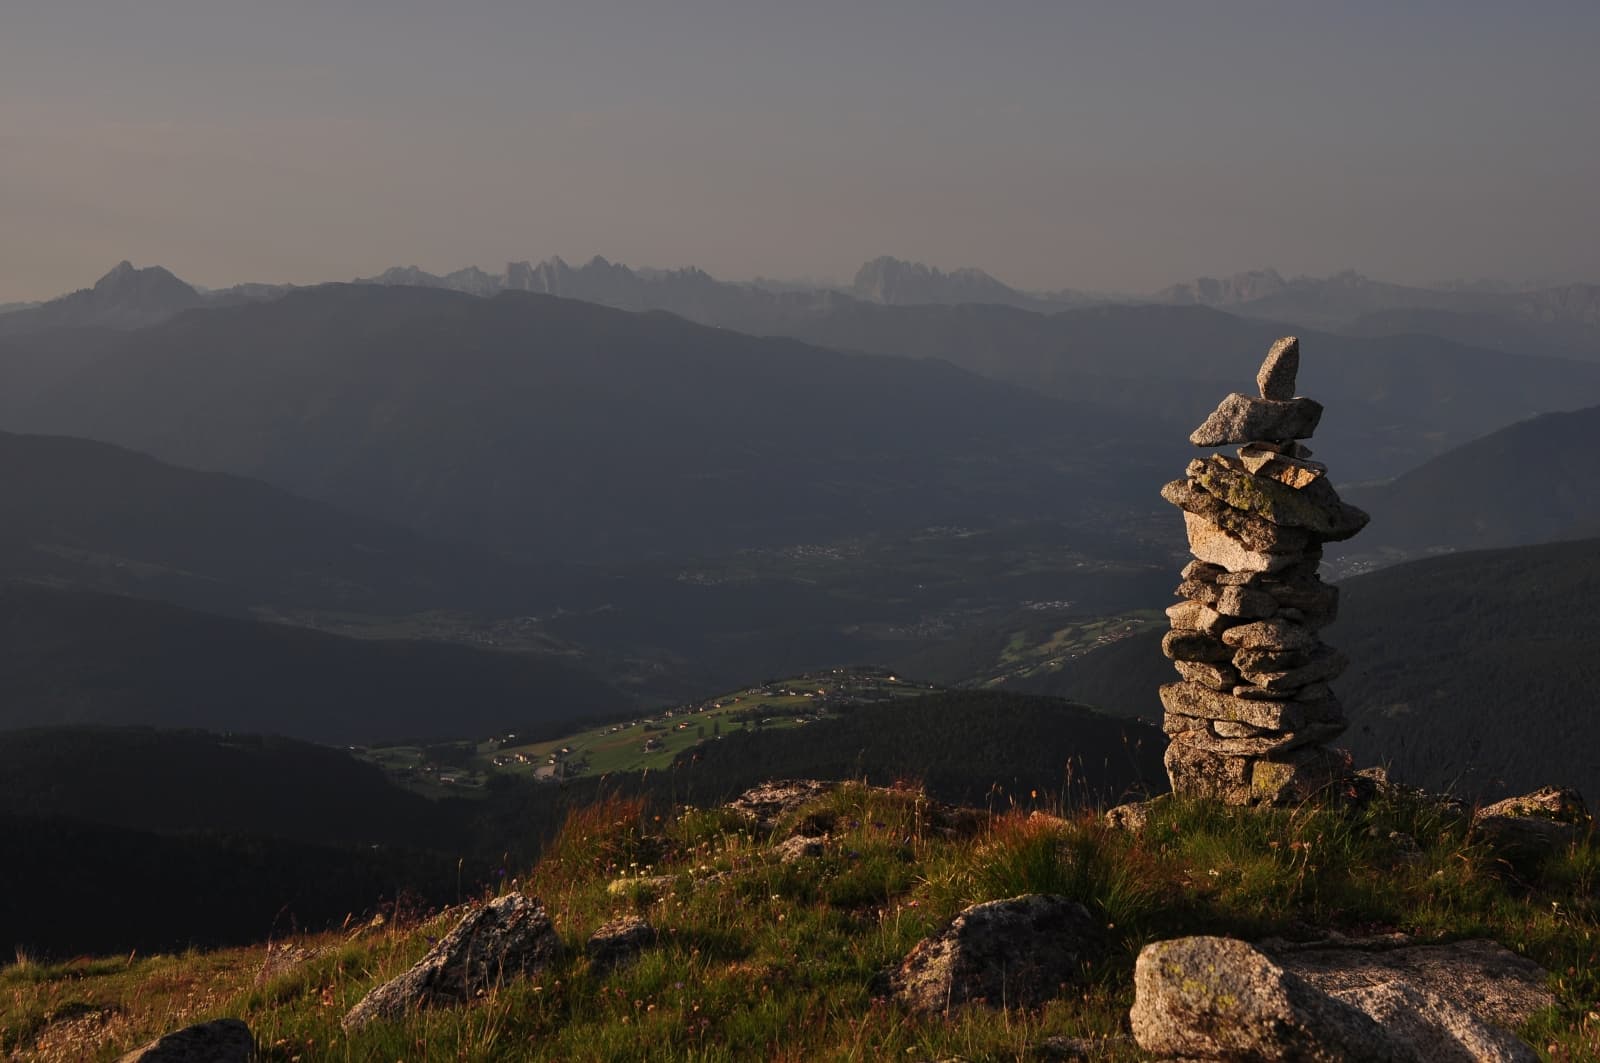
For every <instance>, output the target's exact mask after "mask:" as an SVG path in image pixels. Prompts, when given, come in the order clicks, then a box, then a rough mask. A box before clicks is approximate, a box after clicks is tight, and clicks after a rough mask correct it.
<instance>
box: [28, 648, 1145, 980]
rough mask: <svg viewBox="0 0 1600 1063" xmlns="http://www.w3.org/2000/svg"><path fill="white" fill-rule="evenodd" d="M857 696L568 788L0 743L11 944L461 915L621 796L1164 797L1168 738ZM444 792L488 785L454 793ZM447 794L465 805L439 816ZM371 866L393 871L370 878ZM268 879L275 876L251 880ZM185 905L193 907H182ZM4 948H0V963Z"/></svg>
mask: <svg viewBox="0 0 1600 1063" xmlns="http://www.w3.org/2000/svg"><path fill="white" fill-rule="evenodd" d="M798 678H799V677H795V679H798ZM795 679H791V680H786V681H783V682H782V683H780V684H776V685H778V686H793V685H794V683H795ZM848 686H849V687H851V688H852V689H853V690H854V691H855V694H854V695H852V696H860V697H861V698H863V699H864V700H855V701H852V700H850V697H843V698H835V699H833V700H832V702H831V703H830V705H829V707H828V708H827V710H826V715H825V717H824V718H822V719H815V720H814V721H813V722H810V723H807V724H805V725H804V726H794V725H793V723H792V722H789V721H783V722H780V721H779V720H778V719H775V718H773V717H772V716H771V715H769V713H771V712H772V711H774V710H773V709H771V708H770V707H769V708H767V709H761V710H760V713H759V715H747V713H748V711H749V710H752V709H755V708H756V707H757V706H758V705H761V704H766V705H768V706H771V705H772V704H773V703H774V702H775V701H781V700H786V699H783V698H781V697H780V698H768V697H764V696H763V697H762V698H760V699H759V700H755V699H753V700H751V701H750V702H748V703H747V702H744V701H735V698H737V697H739V694H738V693H737V692H735V693H730V694H729V695H725V696H724V697H722V698H719V699H716V700H720V701H723V702H725V711H720V712H719V710H715V709H712V710H709V713H710V715H709V716H705V717H704V718H706V719H710V720H711V724H710V726H708V727H707V734H706V735H705V736H704V737H700V736H698V735H697V734H695V733H694V732H693V731H692V730H686V731H684V732H676V731H674V732H671V734H672V737H673V740H674V741H673V742H672V743H671V744H669V745H667V746H666V748H664V749H662V750H661V751H659V752H653V753H650V754H644V753H643V752H642V750H640V749H639V745H638V743H636V742H634V741H628V742H626V743H625V745H624V746H621V747H617V748H615V749H609V750H604V752H606V753H608V754H609V755H611V756H613V758H614V763H612V764H611V766H610V767H611V770H608V771H605V772H601V771H595V770H578V769H577V768H576V767H574V770H572V771H571V773H570V774H569V775H568V777H567V778H565V779H564V780H562V781H561V782H560V783H559V784H558V783H556V782H551V781H546V782H536V781H534V780H533V777H532V769H533V767H534V766H531V765H529V766H525V765H520V764H516V763H511V764H504V765H497V764H495V763H494V760H493V758H494V756H495V755H497V754H495V753H491V752H488V751H487V750H485V751H483V752H481V753H480V751H479V749H478V748H477V747H476V746H474V745H473V744H471V743H467V744H465V745H464V746H461V745H457V744H454V743H441V744H438V745H434V746H429V747H410V748H408V749H406V750H403V751H397V750H393V749H378V750H369V751H363V752H362V754H361V756H362V758H363V759H365V760H368V761H375V762H376V763H377V764H380V765H382V766H383V767H384V768H385V769H387V770H388V771H389V773H390V776H389V777H388V778H385V776H384V774H382V773H381V772H380V771H379V769H378V768H377V767H375V766H374V765H373V763H363V762H362V760H361V759H357V757H356V756H353V755H352V754H351V753H350V752H348V751H345V750H339V749H328V748H323V747H317V746H310V745H307V744H305V743H300V742H292V741H287V740H282V739H273V738H261V737H256V736H249V735H215V734H207V733H204V732H197V731H179V732H174V731H165V730H156V729H151V728H83V727H77V728H66V727H58V728H41V729H34V730H27V731H18V732H12V733H10V734H4V733H0V779H3V781H0V855H3V854H11V855H12V856H14V858H15V859H14V861H13V862H11V863H10V864H9V865H8V866H9V868H10V869H11V873H12V874H13V875H14V876H15V881H16V882H17V886H18V889H22V888H23V887H24V886H25V887H26V890H25V893H19V894H16V896H19V897H21V896H25V897H26V898H27V903H26V904H25V905H22V904H21V903H20V902H19V906H18V907H15V908H13V909H12V912H13V916H12V918H13V919H14V920H15V921H14V922H11V923H6V924H4V927H11V928H12V931H11V932H13V933H15V934H19V935H21V936H19V937H17V938H16V940H18V941H21V942H25V943H26V944H27V945H28V947H29V948H31V949H33V950H34V951H35V952H36V953H38V954H41V955H46V956H62V955H68V954H71V953H72V952H75V951H82V950H83V949H85V948H88V947H91V946H92V945H93V944H94V943H96V942H98V943H99V947H102V948H120V949H131V948H138V949H146V948H152V947H159V948H170V947H172V946H173V945H174V944H181V943H184V942H208V943H230V942H231V943H238V942H241V941H249V940H253V939H255V938H256V937H258V936H260V935H265V934H267V933H269V932H272V931H274V929H275V928H277V927H279V926H280V924H282V925H290V924H292V925H296V926H301V927H311V928H319V927H325V926H326V925H328V923H329V922H330V921H332V922H334V923H337V922H339V921H341V920H342V919H343V918H344V917H345V916H346V915H347V914H350V913H352V912H355V913H356V914H357V915H361V914H362V913H367V912H370V911H371V910H373V909H374V908H375V907H377V906H379V905H386V904H392V903H393V902H394V901H395V899H396V898H397V897H404V896H407V895H411V894H415V895H416V896H418V897H420V898H423V899H424V900H426V901H428V902H430V903H437V902H442V901H447V900H451V899H453V898H454V896H455V893H454V892H453V891H456V890H459V889H461V888H466V889H471V888H473V887H474V884H475V883H478V882H481V881H482V880H483V879H484V877H485V875H487V874H489V873H491V872H492V871H493V869H495V868H498V867H504V866H507V861H508V860H509V861H511V862H513V863H518V862H520V863H527V862H531V861H532V860H534V859H537V857H538V856H539V854H540V852H541V851H542V850H543V848H544V846H545V845H546V843H547V842H548V841H549V840H550V838H551V837H552V836H553V835H554V833H555V832H556V830H557V828H558V827H559V826H560V824H561V822H562V821H563V819H564V818H565V817H566V816H567V815H568V814H569V812H570V811H571V810H572V809H574V808H580V807H583V806H585V805H588V804H590V803H592V802H594V801H596V800H601V799H603V798H605V797H607V796H615V795H619V794H622V795H629V796H633V797H638V798H641V799H645V800H648V801H650V802H652V803H653V804H655V805H657V806H661V807H669V806H671V805H672V804H673V803H675V802H680V801H691V802H694V803H697V804H717V803H720V802H723V801H726V800H728V799H730V798H732V797H733V796H735V795H737V794H739V793H741V792H743V791H744V790H746V789H748V788H749V787H751V786H754V785H756V784H757V783H760V782H762V781H764V780H766V779H768V778H771V777H796V776H816V777H828V778H852V779H866V780H869V781H871V782H874V783H881V784H885V785H887V784H889V783H893V782H896V781H897V780H906V779H917V780H922V781H924V782H925V784H926V786H927V787H928V789H929V791H930V792H931V793H934V794H936V795H938V796H939V797H941V798H942V799H945V800H960V801H967V802H970V803H973V804H975V805H979V806H987V807H991V808H1006V807H1011V805H1012V804H1014V803H1015V802H1016V801H1018V800H1023V801H1026V800H1030V798H1029V797H1028V795H1030V794H1033V793H1054V794H1058V795H1065V796H1070V798H1071V799H1072V800H1074V801H1111V800H1117V799H1119V798H1120V797H1122V796H1123V795H1124V794H1127V793H1130V792H1153V791H1156V790H1159V789H1161V788H1163V786H1164V784H1165V777H1164V775H1163V774H1162V769H1161V762H1160V750H1161V736H1160V734H1159V732H1157V731H1155V730H1153V729H1151V728H1148V727H1143V726H1140V725H1137V724H1130V723H1128V722H1127V721H1121V720H1113V719H1108V718H1106V717H1102V716H1098V715H1096V714H1094V713H1091V712H1088V711H1087V710H1085V709H1083V708H1082V707H1080V706H1075V705H1071V704H1068V703H1064V702H1061V701H1057V700H1055V699H1049V698H1025V697H1017V696H1014V695H1008V694H996V693H989V692H978V691H973V692H948V693H946V692H934V693H930V692H927V691H920V692H919V691H917V690H915V689H912V688H911V686H910V684H898V683H896V684H889V683H887V681H881V682H879V681H872V680H863V681H861V682H855V681H852V682H850V683H849V684H848ZM901 686H904V687H906V688H907V689H905V690H896V691H895V692H894V693H893V694H884V695H882V696H880V692H881V691H884V690H886V689H887V688H893V687H901ZM885 698H886V700H885ZM797 700H800V701H803V700H805V699H803V698H798V696H797ZM688 708H692V707H685V710H687V709H688ZM808 708H809V706H808ZM695 717H696V714H694V713H692V712H687V711H680V712H676V713H675V714H674V717H671V718H668V717H664V716H662V717H659V718H660V719H663V720H666V719H692V718H695ZM757 719H760V720H766V721H769V722H766V723H763V724H761V725H756V724H755V723H754V722H753V721H754V720H757ZM719 720H721V721H723V722H724V723H726V727H725V728H724V734H722V735H721V736H720V737H719V736H718V735H717V734H716V729H717V722H718V721H719ZM746 721H750V723H749V726H746ZM625 733H631V734H634V735H637V734H639V733H641V730H640V729H638V728H635V729H633V730H631V731H630V732H625ZM657 733H660V732H657ZM589 737H590V736H588V735H587V734H578V735H573V736H570V737H568V738H564V739H561V740H560V741H561V742H562V744H563V745H568V744H570V745H571V746H572V747H573V749H574V752H575V754H577V755H576V756H575V757H574V758H573V760H574V761H577V760H579V759H588V761H589V763H588V768H590V769H592V768H595V767H598V766H599V764H598V761H599V756H598V754H599V753H600V752H602V750H600V749H596V750H595V751H594V753H595V755H594V756H592V757H588V758H584V757H583V752H585V751H584V748H583V746H584V743H585V742H586V741H588V740H589ZM596 737H599V738H601V740H604V739H605V738H607V737H610V736H603V735H602V736H596ZM509 748H512V749H516V748H518V747H516V746H511V747H509ZM524 748H525V747H524ZM1017 750H1022V751H1025V752H1024V753H1023V754H1021V755H1018V754H1017V753H1016V751H1017ZM401 753H403V754H405V755H404V756H401V755H398V754H401ZM618 756H625V758H626V759H615V758H617V757H618ZM423 767H428V768H431V769H432V770H431V772H424V771H422V768H423ZM443 775H451V776H455V775H460V776H461V777H463V778H465V779H470V780H471V781H472V782H473V784H474V785H456V786H440V785H438V784H437V780H438V779H439V778H440V777H441V776H443ZM419 776H420V779H419ZM422 780H432V781H433V785H420V782H421V781H422ZM398 783H403V784H404V785H405V786H406V787H407V788H408V789H402V788H401V786H400V785H397V784H398ZM411 789H421V790H424V791H425V792H426V793H429V794H431V795H433V797H434V798H435V799H433V800H429V799H425V798H424V797H421V796H419V795H418V794H417V793H415V792H410V790H411ZM447 794H451V795H457V796H456V797H455V798H454V799H450V800H439V799H438V798H440V797H442V796H443V795H447ZM52 831H54V832H55V833H54V834H52ZM50 839H53V840H50ZM374 853H381V854H382V855H380V856H373V857H372V860H371V861H369V860H367V856H368V855H369V854H374ZM272 861H277V862H278V863H277V864H276V865H274V866H273V867H272V869H271V871H270V873H267V874H261V875H257V876H256V877H254V878H252V877H251V876H252V874H253V873H254V871H255V870H257V869H260V868H261V867H263V866H264V865H265V864H267V863H269V862H272ZM374 861H375V862H374ZM119 862H120V863H122V864H124V865H125V866H126V867H127V868H128V869H129V874H128V875H127V876H125V877H123V878H122V880H121V885H120V887H119V894H120V896H121V898H122V899H123V901H124V902H125V903H124V904H123V905H122V906H121V908H120V909H119V915H118V918H119V919H120V922H118V923H115V924H114V925H113V924H112V923H110V922H107V921H104V920H97V921H91V922H89V923H84V922H82V921H81V920H80V919H79V917H78V911H77V909H78V906H79V905H81V904H83V903H85V900H84V898H85V895H86V894H85V891H91V890H93V889H97V888H100V887H99V886H98V885H96V884H98V883H103V882H105V881H106V876H107V874H108V873H110V872H108V869H109V868H114V867H116V866H117V865H118V863H119ZM297 867H298V868H299V869H300V870H299V871H298V872H297V871H296V868H297ZM446 869H448V870H449V871H450V873H449V874H445V873H444V870H446ZM24 880H25V881H24ZM217 882H228V883H233V884H234V885H233V886H232V887H230V888H232V889H234V890H236V891H238V893H239V903H238V904H237V905H236V906H235V907H234V908H232V909H226V908H225V907H223V906H221V905H220V904H219V903H217V902H215V901H214V898H213V892H214V885H213V884H214V883H217ZM51 884H54V887H55V888H56V892H52V886H51ZM3 885H4V883H3V882H0V886H3ZM185 898H188V899H189V900H190V901H192V902H193V903H192V904H189V905H188V907H187V908H186V906H185V905H186V901H185ZM186 911H187V912H188V915H187V916H186V915H185V914H184V913H185V912H186ZM108 918H109V917H108ZM4 927H0V929H4ZM6 942H7V939H6V937H5V936H4V934H0V947H3V946H4V945H5V944H6Z"/></svg>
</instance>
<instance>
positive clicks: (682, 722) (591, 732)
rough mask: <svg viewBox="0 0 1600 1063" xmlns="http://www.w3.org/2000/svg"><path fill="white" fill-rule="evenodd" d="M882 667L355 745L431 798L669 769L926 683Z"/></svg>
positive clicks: (912, 692)
mask: <svg viewBox="0 0 1600 1063" xmlns="http://www.w3.org/2000/svg"><path fill="white" fill-rule="evenodd" d="M935 689H937V688H936V687H933V686H929V685H928V684H925V683H915V682H912V681H910V680H907V679H903V678H901V677H900V676H898V675H894V674H892V673H887V672H877V671H862V670H859V669H848V668H839V669H832V670H829V671H825V672H814V673H808V674H805V675H798V676H792V677H790V678H788V679H782V680H774V681H771V682H767V683H762V684H759V685H756V686H751V687H746V688H744V689H742V690H736V691H731V692H729V693H726V694H722V695H719V696H718V697H714V698H709V699H706V700H703V701H697V702H689V703H687V704H683V705H677V706H674V707H672V708H669V709H662V710H659V711H657V712H655V713H653V714H651V715H647V716H639V717H636V718H634V719H631V720H623V721H618V722H612V723H606V724H600V725H597V726H595V727H593V728H590V729H586V730H583V731H578V732H576V733H573V734H569V735H563V736H562V737H560V738H554V739H549V740H545V741H538V742H523V741H519V739H518V737H517V736H516V735H515V734H507V735H501V736H498V737H495V738H491V739H489V740H487V741H483V742H476V743H474V742H468V741H462V742H456V743H442V744H437V745H430V746H417V745H404V746H380V747H373V748H369V749H362V750H358V751H357V752H358V754H359V755H360V756H362V757H363V758H364V759H366V760H368V761H371V762H372V763H374V764H377V765H378V766H379V767H381V768H382V769H383V770H384V771H385V772H387V773H388V774H389V775H390V776H391V777H393V778H394V779H395V780H396V781H398V782H400V783H401V784H403V785H405V786H407V787H408V788H411V789H414V790H417V791H419V792H422V793H425V794H428V795H429V796H440V795H444V794H458V795H471V794H472V793H474V792H482V790H483V788H484V786H485V785H487V783H488V780H489V779H490V778H491V777H493V776H495V775H510V776H514V777H520V778H523V779H532V780H535V781H539V782H559V781H561V780H563V779H575V778H581V777H583V776H590V775H608V774H611V773H614V772H637V771H655V770H660V769H663V768H667V767H670V766H671V764H672V763H673V761H674V760H675V759H677V758H678V757H679V756H681V755H683V754H685V753H688V752H690V751H691V750H692V749H694V747H695V746H697V745H699V744H700V743H702V742H714V741H716V740H717V739H718V738H719V737H721V736H722V735H724V734H730V733H733V732H736V731H739V730H744V729H752V730H764V729H776V728H792V727H804V726H807V725H809V724H812V723H815V722H816V721H818V720H823V719H826V718H827V716H828V714H829V712H830V711H833V710H835V709H838V708H839V707H841V706H844V705H855V704H860V703H862V702H873V701H886V700H890V699H895V698H905V697H919V696H921V695H923V694H926V693H928V692H929V691H930V690H935Z"/></svg>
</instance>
